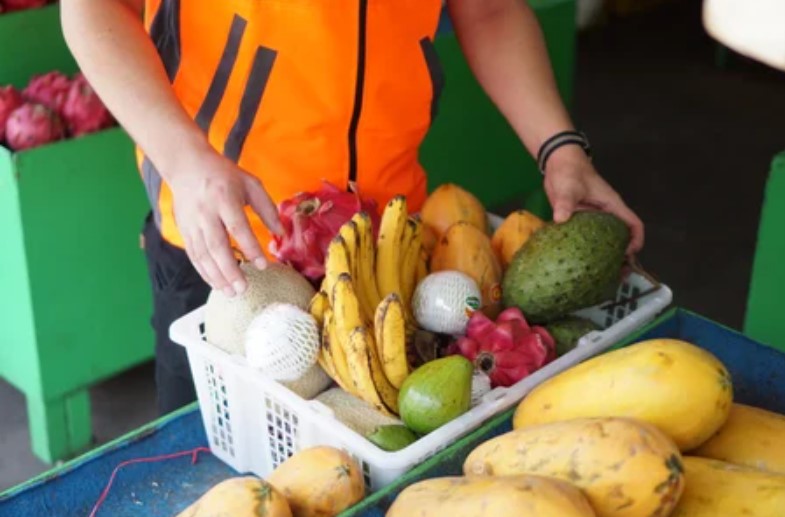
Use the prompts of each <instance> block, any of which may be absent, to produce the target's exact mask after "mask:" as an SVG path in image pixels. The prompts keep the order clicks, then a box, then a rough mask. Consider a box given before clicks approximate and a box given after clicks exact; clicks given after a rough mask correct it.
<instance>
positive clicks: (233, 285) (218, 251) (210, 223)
mask: <svg viewBox="0 0 785 517" xmlns="http://www.w3.org/2000/svg"><path fill="white" fill-rule="evenodd" d="M200 227H201V229H202V237H203V239H204V244H205V246H206V247H207V252H208V253H209V255H210V257H211V258H212V259H213V262H214V264H215V266H216V267H217V268H218V271H219V274H220V275H221V276H222V277H223V278H224V279H225V281H226V287H225V288H224V291H225V292H226V294H227V295H229V296H232V295H233V294H240V293H243V292H244V291H245V288H246V287H247V284H248V283H247V282H246V280H245V275H243V272H242V270H241V269H240V266H239V264H238V263H237V259H236V258H235V257H234V253H232V247H231V246H230V244H229V236H228V235H227V234H226V228H225V227H224V226H223V224H221V222H220V221H219V220H218V219H217V218H210V219H205V220H203V221H202V224H201V225H200Z"/></svg>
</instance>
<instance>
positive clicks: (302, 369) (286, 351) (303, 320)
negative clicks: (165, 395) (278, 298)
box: [245, 303, 320, 381]
mask: <svg viewBox="0 0 785 517" xmlns="http://www.w3.org/2000/svg"><path fill="white" fill-rule="evenodd" d="M319 339H320V338H319V327H318V325H317V323H316V320H315V319H314V318H313V316H311V315H310V314H308V313H307V312H305V311H304V310H302V309H300V308H299V307H297V306H295V305H290V304H282V303H279V304H272V305H269V306H267V307H266V308H265V309H263V310H262V311H261V312H260V313H259V314H258V315H257V316H256V317H255V318H254V319H253V321H252V322H251V324H250V325H249V326H248V330H247V331H246V335H245V355H246V360H247V361H248V364H249V366H251V367H253V368H258V369H259V370H261V371H262V372H263V373H265V374H266V375H269V376H270V377H272V378H273V379H275V380H277V381H296V380H298V379H299V378H301V377H302V376H303V375H305V374H306V373H307V372H308V370H310V369H311V367H312V366H313V365H314V364H316V359H317V356H318V354H319Z"/></svg>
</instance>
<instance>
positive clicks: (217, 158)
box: [169, 147, 283, 296]
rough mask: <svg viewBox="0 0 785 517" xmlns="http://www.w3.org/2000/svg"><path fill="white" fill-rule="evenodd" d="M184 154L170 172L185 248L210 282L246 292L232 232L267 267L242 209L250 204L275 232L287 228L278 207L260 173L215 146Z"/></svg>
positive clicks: (231, 293) (247, 256) (250, 257)
mask: <svg viewBox="0 0 785 517" xmlns="http://www.w3.org/2000/svg"><path fill="white" fill-rule="evenodd" d="M185 156H186V158H185V159H184V160H182V162H181V163H178V165H177V167H176V169H177V170H175V171H169V172H170V174H169V176H170V177H171V180H170V184H169V186H170V188H171V189H172V195H173V198H174V200H173V201H174V215H175V221H176V222H177V227H178V229H179V231H180V234H181V235H182V236H183V240H184V241H185V251H186V253H187V254H188V258H189V259H190V260H191V262H192V263H193V265H194V267H195V268H196V270H197V271H198V272H199V275H201V277H202V278H203V279H204V280H205V282H207V283H208V284H209V285H210V287H212V288H213V289H220V290H223V291H224V293H226V295H227V296H234V295H235V294H239V293H242V292H243V291H245V289H246V287H247V281H246V279H245V276H244V275H243V273H242V270H241V269H240V267H239V264H238V262H237V259H236V258H235V255H234V253H233V251H232V248H231V244H230V240H229V236H231V237H233V238H234V240H235V241H236V243H237V245H238V247H239V249H240V252H241V253H242V254H243V256H244V258H245V259H246V260H247V261H249V262H251V263H253V264H254V265H255V266H256V267H258V268H260V269H263V268H264V267H265V266H266V265H267V261H266V259H265V255H264V253H263V251H262V248H261V245H260V244H259V241H258V240H257V238H256V236H255V235H254V233H253V231H252V230H251V225H250V223H249V221H248V218H247V217H246V214H245V210H244V208H245V206H246V205H249V206H250V207H251V208H252V209H253V210H254V212H256V214H258V215H259V217H260V218H261V220H262V221H263V222H264V224H265V225H266V226H267V228H268V229H269V230H270V231H272V232H273V233H275V234H280V233H281V232H282V231H283V230H282V227H281V223H280V221H279V219H278V211H277V210H276V207H275V205H274V203H273V201H272V200H271V199H270V196H269V195H268V194H267V192H266V191H265V190H264V186H263V185H262V183H261V182H260V181H259V180H258V179H257V178H256V177H254V176H252V175H250V174H248V173H246V172H244V171H242V170H241V169H239V168H238V167H237V166H236V165H235V164H234V163H233V162H231V161H230V160H228V159H227V158H225V157H223V156H221V155H220V154H218V153H216V152H215V151H214V150H213V149H212V148H209V147H205V148H204V149H203V150H201V151H198V152H190V153H186V154H185Z"/></svg>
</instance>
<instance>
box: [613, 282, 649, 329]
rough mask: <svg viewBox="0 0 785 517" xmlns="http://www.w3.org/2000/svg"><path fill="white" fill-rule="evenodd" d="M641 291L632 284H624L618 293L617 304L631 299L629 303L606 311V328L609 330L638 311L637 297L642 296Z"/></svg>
mask: <svg viewBox="0 0 785 517" xmlns="http://www.w3.org/2000/svg"><path fill="white" fill-rule="evenodd" d="M640 293H641V290H640V288H638V287H636V286H634V285H632V284H631V283H627V282H625V283H623V284H622V285H621V286H620V287H619V291H618V292H617V293H616V300H615V301H616V302H619V301H622V300H625V299H630V298H632V299H631V300H630V301H628V302H627V303H622V304H620V305H615V304H614V305H610V306H608V308H606V309H604V311H605V327H604V328H608V327H610V326H611V325H613V324H614V323H616V322H617V321H620V320H622V319H624V318H626V317H627V316H628V315H629V314H630V313H632V312H634V311H635V310H637V309H638V300H637V299H636V297H637V296H638V295H640Z"/></svg>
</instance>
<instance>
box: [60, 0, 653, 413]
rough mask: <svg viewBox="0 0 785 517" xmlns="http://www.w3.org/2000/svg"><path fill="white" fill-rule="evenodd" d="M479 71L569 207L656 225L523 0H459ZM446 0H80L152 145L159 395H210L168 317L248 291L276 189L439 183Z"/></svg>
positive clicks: (285, 192) (184, 398)
mask: <svg viewBox="0 0 785 517" xmlns="http://www.w3.org/2000/svg"><path fill="white" fill-rule="evenodd" d="M446 4H447V8H448V9H449V15H450V19H451V21H452V23H453V26H454V29H455V31H456V34H457V36H458V38H459V41H460V43H461V47H462V50H463V52H464V54H465V56H466V58H467V61H468V63H469V65H470V67H471V69H472V71H473V73H474V74H475V76H476V78H477V79H478V81H479V82H480V84H481V85H482V87H483V88H484V90H485V91H486V92H487V94H488V95H489V97H490V98H491V99H492V100H493V102H494V103H495V104H496V106H498V109H499V110H500V111H501V113H502V114H503V115H504V116H505V117H506V119H507V120H508V121H509V123H510V125H511V126H512V128H513V129H514V130H515V132H516V133H517V135H518V136H519V137H520V139H521V141H522V143H523V144H524V145H525V147H526V148H527V149H528V150H529V152H531V153H532V155H534V156H537V157H538V160H539V164H540V167H541V170H542V171H543V173H544V174H545V177H544V184H545V189H546V192H547V194H548V197H549V200H550V202H551V204H552V206H553V209H554V219H555V220H556V221H557V222H559V221H564V220H567V219H568V218H569V217H570V215H571V214H572V213H573V211H574V210H576V209H579V208H582V207H595V208H599V209H602V210H607V211H609V212H612V213H614V214H616V215H618V216H619V217H620V218H621V219H623V220H624V221H625V222H627V223H628V225H629V226H630V228H631V230H632V235H633V239H632V242H631V245H630V252H635V251H637V250H639V249H640V248H641V247H642V245H643V225H642V223H641V221H640V220H639V218H638V217H637V216H636V215H635V214H634V213H633V212H632V210H630V208H629V207H627V205H625V203H624V202H623V200H622V199H621V197H620V196H619V195H618V194H617V193H616V192H615V191H614V190H613V189H612V188H611V187H610V186H609V185H608V184H607V183H606V182H605V181H604V180H603V179H602V178H601V177H600V175H599V174H598V173H597V171H596V170H595V169H594V167H593V166H592V164H591V162H590V159H589V156H588V153H587V151H588V150H589V147H588V142H587V141H586V138H585V137H584V136H583V134H582V133H580V132H578V131H575V128H574V127H573V124H572V123H571V121H570V118H569V116H568V114H567V111H566V109H565V107H564V106H563V104H562V102H561V99H560V97H559V94H558V92H557V89H556V85H555V81H554V78H553V75H552V71H551V69H550V64H549V62H548V57H547V53H546V49H545V44H544V40H543V37H542V34H541V31H540V27H539V25H538V22H537V19H536V17H535V15H534V13H533V12H532V10H531V9H530V8H529V7H528V6H527V4H526V2H525V1H524V0H447V1H446ZM443 6H444V2H443V0H330V1H326V0H226V1H222V2H215V1H209V0H102V1H95V0H63V1H62V3H61V10H62V23H63V29H64V34H65V36H66V39H67V42H68V44H69V47H70V49H71V50H72V52H73V54H74V55H75V57H76V59H77V61H78V63H79V65H80V68H81V70H82V71H83V73H84V74H85V76H86V77H87V78H88V80H89V81H90V82H91V84H92V85H93V86H94V87H95V89H96V91H97V92H98V94H99V95H100V96H101V98H102V99H103V100H104V102H105V103H106V105H107V106H108V107H109V109H110V110H111V112H112V113H113V114H114V115H115V117H116V118H117V120H118V121H119V122H120V124H121V125H122V126H123V127H124V128H125V129H126V130H127V131H128V133H129V134H130V136H131V137H132V138H133V140H134V141H135V142H136V144H137V146H138V152H137V156H138V160H139V168H140V173H141V176H142V179H143V181H144V185H145V188H146V189H147V194H148V196H149V198H150V203H151V206H152V210H151V212H150V215H149V216H148V217H147V220H146V221H145V226H144V229H143V236H144V243H145V244H144V246H145V253H146V256H147V261H148V268H149V271H150V280H151V283H152V286H153V300H154V313H153V317H152V325H153V327H154V328H155V330H156V383H157V388H158V407H159V411H160V412H162V413H166V412H169V411H172V410H174V409H176V408H178V407H180V406H182V405H184V404H186V403H188V402H191V401H193V400H194V399H195V393H194V387H193V381H192V379H191V376H190V369H189V366H188V361H187V358H186V355H185V353H184V350H183V349H182V348H181V347H179V346H178V345H176V344H174V343H172V342H171V341H170V340H169V337H168V330H169V325H170V324H171V323H172V322H173V321H174V320H175V319H177V318H179V317H180V316H182V315H184V314H185V313H187V312H189V311H191V310H193V309H195V308H197V307H198V306H200V305H202V304H203V303H204V302H205V301H206V298H207V295H208V293H209V290H210V289H211V288H212V289H221V290H224V291H225V292H226V293H227V294H229V295H234V294H236V293H242V292H243V291H244V289H245V288H246V280H245V279H244V277H243V274H242V272H241V270H240V269H239V267H238V263H237V260H236V258H235V254H234V253H233V251H232V245H234V246H236V248H237V249H239V250H240V251H241V252H242V254H243V256H244V257H245V258H246V259H248V260H250V261H252V262H253V263H254V264H256V265H257V266H258V267H260V268H263V267H265V265H266V263H267V258H266V256H265V252H264V250H265V249H266V243H267V242H268V241H269V239H270V233H269V232H272V233H280V232H281V224H280V222H279V220H278V217H277V211H276V203H278V202H280V201H281V200H283V199H285V198H287V197H290V196H292V195H294V194H295V193H297V192H300V191H308V190H315V189H317V188H318V187H319V185H320V181H321V180H322V179H325V180H328V181H330V182H332V183H334V184H336V185H339V186H344V187H345V186H347V185H348V183H349V182H356V183H357V185H358V187H359V189H360V192H362V193H363V195H364V196H368V197H371V198H374V199H376V200H377V201H378V202H379V204H380V206H384V204H385V203H386V201H387V200H388V199H389V198H390V197H391V196H393V195H395V194H404V195H406V196H407V199H408V204H409V206H410V208H411V210H413V211H416V210H417V209H418V208H419V207H420V205H421V204H422V203H423V201H424V200H425V197H426V174H425V171H424V170H423V168H422V166H421V165H420V163H419V161H418V149H419V146H420V143H421V142H422V140H423V138H424V137H425V135H426V133H427V131H428V129H429V127H430V125H431V122H432V120H433V118H434V117H435V116H436V113H437V110H438V101H439V95H440V93H441V88H442V86H443V84H444V76H443V72H442V69H441V67H440V65H439V59H438V55H437V53H436V51H435V49H434V44H433V41H434V37H435V34H436V31H437V27H438V24H439V19H440V16H441V14H442V11H443Z"/></svg>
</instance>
